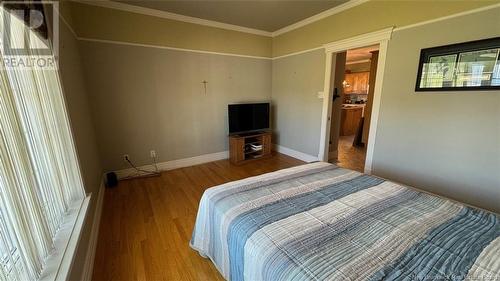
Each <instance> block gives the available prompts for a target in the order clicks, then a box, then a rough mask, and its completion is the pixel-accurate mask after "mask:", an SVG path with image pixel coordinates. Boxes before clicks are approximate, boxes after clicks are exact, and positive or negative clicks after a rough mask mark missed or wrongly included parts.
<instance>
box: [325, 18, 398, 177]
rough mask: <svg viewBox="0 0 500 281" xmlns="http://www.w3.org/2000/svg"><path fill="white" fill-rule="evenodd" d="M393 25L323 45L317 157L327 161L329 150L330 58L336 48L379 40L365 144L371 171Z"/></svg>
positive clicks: (367, 168)
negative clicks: (323, 75)
mask: <svg viewBox="0 0 500 281" xmlns="http://www.w3.org/2000/svg"><path fill="white" fill-rule="evenodd" d="M393 29H394V28H393V27H390V28H386V29H382V30H379V31H375V32H371V33H366V34H362V35H359V36H355V37H351V38H348V39H344V40H339V41H335V42H331V43H328V44H325V45H324V48H325V52H326V61H325V85H324V90H323V111H322V115H321V135H320V142H319V155H318V159H319V160H320V161H328V151H329V143H330V123H331V114H332V113H331V109H332V89H331V85H330V84H331V74H332V58H333V54H334V53H337V52H344V51H347V50H349V49H354V48H360V47H366V46H369V45H375V44H379V57H378V64H377V77H376V79H375V88H374V93H373V106H372V113H371V120H370V130H369V131H368V144H367V148H366V160H365V173H367V174H370V173H371V170H372V160H373V150H374V147H375V138H376V136H377V123H378V116H379V112H380V99H381V95H382V83H383V78H384V69H385V59H386V55H387V42H388V41H389V40H390V39H391V35H392V31H393Z"/></svg>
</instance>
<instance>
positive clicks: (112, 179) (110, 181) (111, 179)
mask: <svg viewBox="0 0 500 281" xmlns="http://www.w3.org/2000/svg"><path fill="white" fill-rule="evenodd" d="M117 185H118V177H117V176H116V174H115V173H114V172H110V173H107V174H106V187H115V186H117Z"/></svg>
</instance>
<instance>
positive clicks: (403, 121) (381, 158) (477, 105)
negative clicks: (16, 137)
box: [373, 8, 500, 212]
mask: <svg viewBox="0 0 500 281" xmlns="http://www.w3.org/2000/svg"><path fill="white" fill-rule="evenodd" d="M497 36H500V8H497V9H494V10H489V11H485V12H481V13H476V14H472V15H467V16H463V17H459V18H454V19H450V20H446V21H440V22H439V23H435V24H429V25H424V26H421V27H418V28H412V29H407V30H403V31H398V32H395V33H394V34H393V38H392V39H391V40H390V41H389V46H388V53H387V61H386V68H385V75H384V84H383V89H382V100H381V108H380V117H379V122H378V130H377V139H376V143H375V152H374V158H373V171H374V173H375V174H376V175H379V176H382V177H386V178H389V179H393V180H396V181H400V182H403V183H406V184H409V185H411V186H415V187H418V188H421V189H424V190H428V191H431V192H434V193H438V194H442V195H444V196H447V197H450V198H454V199H457V200H460V201H463V202H466V203H470V204H474V205H477V206H480V207H483V208H488V209H490V210H494V211H497V212H500V204H499V202H500V174H499V171H500V91H467V92H429V93H415V91H414V87H415V80H416V75H417V67H418V61H419V54H420V49H422V48H427V47H433V46H440V45H447V44H453V43H459V42H465V41H471V40H476V39H483V38H490V37H497Z"/></svg>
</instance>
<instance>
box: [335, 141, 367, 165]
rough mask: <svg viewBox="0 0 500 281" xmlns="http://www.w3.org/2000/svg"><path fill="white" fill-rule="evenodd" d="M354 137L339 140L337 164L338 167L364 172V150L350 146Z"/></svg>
mask: <svg viewBox="0 0 500 281" xmlns="http://www.w3.org/2000/svg"><path fill="white" fill-rule="evenodd" d="M353 140H354V135H352V136H341V137H340V138H339V146H338V149H339V154H338V163H336V164H337V165H339V166H340V167H343V168H347V169H351V170H355V171H359V172H362V173H363V172H364V169H365V157H366V148H364V147H355V146H352V142H353Z"/></svg>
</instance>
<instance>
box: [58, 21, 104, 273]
mask: <svg viewBox="0 0 500 281" xmlns="http://www.w3.org/2000/svg"><path fill="white" fill-rule="evenodd" d="M59 35H60V36H59V39H60V48H59V54H60V59H59V67H60V73H61V81H62V84H63V90H64V94H65V99H66V106H67V111H68V114H69V117H70V122H71V129H72V132H73V138H74V140H75V144H76V150H77V153H78V159H79V162H80V168H81V172H82V176H83V181H84V185H85V191H86V192H87V193H92V199H91V202H90V206H89V212H88V214H87V219H86V222H85V225H84V227H83V232H82V236H81V240H80V243H79V246H78V250H77V252H76V257H75V262H74V264H73V268H72V272H71V275H70V280H80V276H81V273H82V269H83V265H84V261H85V256H86V253H87V248H88V241H89V237H90V231H91V227H92V223H93V218H94V212H95V209H96V199H97V194H98V192H99V186H100V184H101V178H102V172H103V170H102V166H101V163H100V159H99V155H98V151H97V144H96V137H95V133H94V125H93V122H92V120H91V112H90V108H89V101H88V97H87V91H86V89H85V83H84V79H83V72H82V69H81V64H80V54H79V50H78V42H77V41H76V39H75V38H74V36H73V34H71V33H70V31H69V29H68V28H67V26H66V25H65V24H63V23H61V24H60V33H59Z"/></svg>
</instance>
